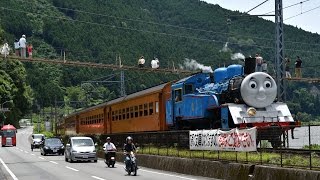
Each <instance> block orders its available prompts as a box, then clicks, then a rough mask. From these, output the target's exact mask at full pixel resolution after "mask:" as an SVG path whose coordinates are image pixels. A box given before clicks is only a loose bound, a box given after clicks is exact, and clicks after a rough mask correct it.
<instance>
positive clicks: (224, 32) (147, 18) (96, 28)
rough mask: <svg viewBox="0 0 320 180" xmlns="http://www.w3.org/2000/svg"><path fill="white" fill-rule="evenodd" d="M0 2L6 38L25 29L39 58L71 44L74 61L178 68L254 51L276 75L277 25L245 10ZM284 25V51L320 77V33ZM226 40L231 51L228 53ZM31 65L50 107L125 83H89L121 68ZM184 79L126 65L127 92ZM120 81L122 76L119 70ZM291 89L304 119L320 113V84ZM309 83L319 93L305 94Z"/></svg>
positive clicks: (157, 2) (32, 79)
mask: <svg viewBox="0 0 320 180" xmlns="http://www.w3.org/2000/svg"><path fill="white" fill-rule="evenodd" d="M0 8H1V11H0V41H1V42H3V41H8V42H9V43H10V45H11V44H13V40H14V39H15V38H19V37H20V36H21V35H22V34H25V35H26V36H27V41H28V42H29V43H32V44H33V46H34V57H46V58H61V50H65V51H66V56H67V58H68V59H72V60H78V61H92V62H98V63H108V64H111V63H112V64H115V63H116V56H117V55H120V56H121V59H122V61H123V63H124V64H125V65H136V64H137V60H138V58H139V57H140V56H141V55H143V56H144V57H145V58H146V60H147V65H149V63H150V60H151V59H152V58H153V57H158V58H159V59H160V66H161V67H162V68H164V67H166V68H172V64H173V63H174V64H175V66H178V64H182V63H183V61H184V60H185V58H188V59H195V60H197V61H198V62H200V63H202V64H205V65H210V66H212V67H213V68H217V67H219V66H223V65H229V64H232V63H237V61H232V60H231V58H230V57H231V54H232V53H237V52H241V53H243V54H244V55H245V56H249V55H254V54H255V53H257V52H259V53H260V54H261V55H262V56H263V57H264V59H266V60H267V61H268V63H269V70H270V72H271V73H273V71H272V67H273V66H272V64H273V59H274V39H275V37H274V32H275V25H274V23H272V22H270V21H266V20H263V19H261V18H258V17H245V16H238V15H240V13H239V12H233V11H229V10H226V9H223V8H221V7H219V6H217V5H211V4H207V3H205V2H201V1H198V0H179V1H172V0H135V1H127V0H108V1H105V0H81V1H79V0H30V1H28V2H25V3H24V1H21V0H6V1H0ZM227 19H230V20H231V21H227ZM228 22H230V23H228ZM284 30H285V53H286V55H287V56H289V57H290V58H291V59H292V68H293V62H294V60H295V57H296V56H297V55H299V56H301V57H302V60H303V65H304V69H303V76H309V77H314V76H320V74H319V73H318V72H317V67H318V66H319V65H320V63H319V62H317V60H318V59H319V57H320V53H319V49H320V46H319V45H318V42H319V41H320V36H319V35H318V34H313V33H309V32H306V31H303V30H301V29H298V28H295V27H292V26H285V29H284ZM226 42H228V51H226V52H223V51H221V50H222V48H223V46H224V45H225V44H226ZM25 67H26V71H27V84H29V85H30V86H31V87H32V89H33V98H34V100H33V102H34V103H33V104H34V105H35V104H40V106H42V107H43V106H46V107H48V106H50V105H53V104H54V101H55V100H58V101H63V100H66V101H68V102H70V101H84V103H81V104H80V105H73V104H70V106H73V107H74V108H79V107H80V106H85V105H87V106H88V105H91V104H94V103H99V102H102V101H105V100H109V99H112V98H114V97H116V96H119V84H112V85H108V86H98V85H94V86H93V85H91V84H88V83H87V84H85V83H83V81H87V80H94V79H98V78H101V77H104V76H107V75H110V74H112V73H119V72H117V71H112V70H100V69H89V68H76V67H72V68H71V67H62V66H52V65H47V64H25ZM181 77H182V76H179V75H176V74H154V73H142V72H130V71H128V72H125V79H126V82H125V83H126V91H127V93H132V92H135V91H138V90H141V89H143V88H146V87H150V86H154V85H156V84H159V83H162V82H166V81H169V80H174V79H178V78H181ZM114 80H119V75H118V76H117V77H116V78H114ZM81 85H82V87H81ZM288 87H289V88H288V93H287V94H288V98H289V100H290V102H289V105H290V108H291V110H292V112H293V113H295V114H297V113H298V112H304V113H305V114H301V113H299V114H300V116H301V117H300V116H299V118H301V119H303V120H309V119H315V117H316V116H318V115H320V114H319V112H317V110H316V107H317V104H319V98H318V93H317V87H318V86H313V85H311V84H304V83H290V84H288ZM303 88H305V89H303ZM311 88H313V89H315V91H314V93H311V94H310V93H305V92H308V91H309V90H310V89H311ZM304 93H305V94H304ZM305 97H307V98H305ZM307 100H308V101H307ZM34 107H35V106H34ZM34 109H36V108H34ZM311 115H312V116H311Z"/></svg>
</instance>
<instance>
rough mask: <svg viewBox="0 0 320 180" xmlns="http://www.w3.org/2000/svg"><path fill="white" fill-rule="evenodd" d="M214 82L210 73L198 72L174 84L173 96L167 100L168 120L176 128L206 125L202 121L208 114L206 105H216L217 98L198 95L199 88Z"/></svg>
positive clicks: (172, 87) (168, 123)
mask: <svg viewBox="0 0 320 180" xmlns="http://www.w3.org/2000/svg"><path fill="white" fill-rule="evenodd" d="M210 82H212V76H211V75H210V74H208V73H198V74H195V75H192V76H190V77H187V78H184V79H182V80H180V81H178V82H176V83H174V84H172V86H171V89H172V92H171V98H170V99H169V100H168V101H167V102H166V122H167V125H168V126H169V127H171V128H174V129H194V128H198V127H201V126H203V127H205V125H202V122H201V121H197V119H204V118H205V117H206V116H208V115H207V114H206V113H207V111H206V108H205V107H206V106H208V105H210V104H212V105H216V104H217V100H216V99H214V98H213V97H212V96H210V95H205V94H204V95H202V96H199V95H196V92H197V91H198V89H199V88H201V87H203V86H204V85H205V84H208V83H210Z"/></svg>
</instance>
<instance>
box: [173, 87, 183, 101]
mask: <svg viewBox="0 0 320 180" xmlns="http://www.w3.org/2000/svg"><path fill="white" fill-rule="evenodd" d="M174 100H175V102H179V101H182V94H181V89H176V90H175V91H174Z"/></svg>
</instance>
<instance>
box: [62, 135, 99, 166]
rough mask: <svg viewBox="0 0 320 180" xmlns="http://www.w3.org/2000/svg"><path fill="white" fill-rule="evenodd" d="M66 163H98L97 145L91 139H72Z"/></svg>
mask: <svg viewBox="0 0 320 180" xmlns="http://www.w3.org/2000/svg"><path fill="white" fill-rule="evenodd" d="M64 157H65V161H66V162H68V161H70V162H74V161H91V160H93V161H94V162H97V161H98V157H97V152H96V147H95V144H94V143H93V140H92V139H91V138H90V137H70V138H69V140H68V142H67V144H66V149H65V153H64Z"/></svg>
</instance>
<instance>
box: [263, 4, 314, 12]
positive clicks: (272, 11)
mask: <svg viewBox="0 0 320 180" xmlns="http://www.w3.org/2000/svg"><path fill="white" fill-rule="evenodd" d="M307 1H310V0H304V1H301V2H298V3H295V4H291V5H289V6H286V7H284V8H282V10H284V9H287V8H291V7H293V6H296V5H299V4H303V3H305V2H307ZM274 12H275V11H270V12H267V13H264V14H263V15H267V14H270V13H274Z"/></svg>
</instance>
